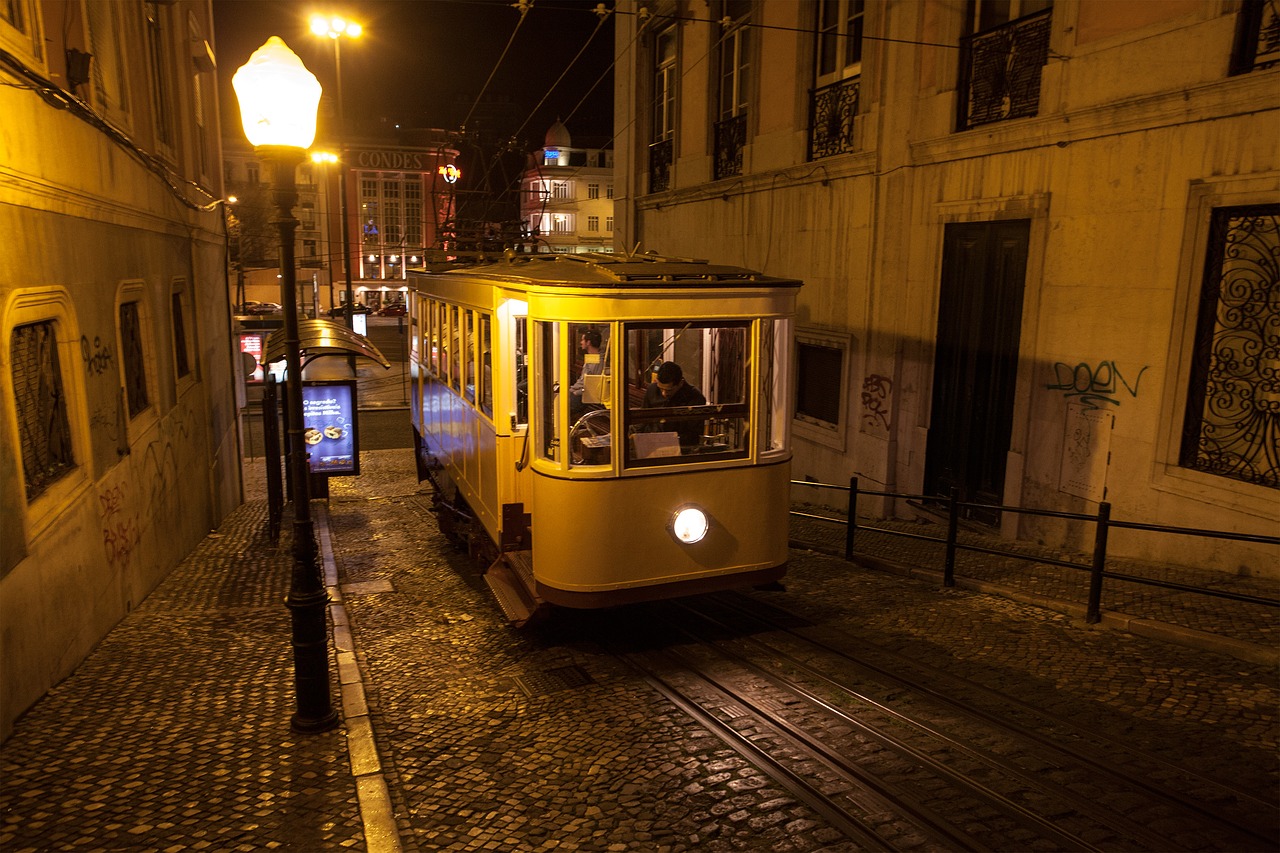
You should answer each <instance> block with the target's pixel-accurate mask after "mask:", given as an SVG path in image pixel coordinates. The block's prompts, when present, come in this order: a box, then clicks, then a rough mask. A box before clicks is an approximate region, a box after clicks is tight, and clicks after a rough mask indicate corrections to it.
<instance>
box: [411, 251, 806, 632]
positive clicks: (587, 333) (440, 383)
mask: <svg viewBox="0 0 1280 853" xmlns="http://www.w3.org/2000/svg"><path fill="white" fill-rule="evenodd" d="M409 275H410V280H409V284H410V288H409V311H408V319H409V328H410V334H411V338H410V340H411V343H410V353H409V357H410V366H411V371H412V389H413V391H412V421H413V427H414V433H415V447H416V452H417V460H418V475H419V479H420V480H421V479H426V478H430V479H432V480H433V482H434V484H435V486H436V500H437V503H438V515H439V517H440V519H441V523H442V526H444V527H445V528H446V530H452V531H454V532H458V531H467V539H468V542H469V545H470V547H471V549H472V551H473V553H475V554H476V555H477V556H478V557H480V558H481V559H482V564H483V565H485V566H486V567H487V570H486V572H485V579H486V581H488V583H489V585H490V587H491V588H492V589H493V590H494V592H495V593H496V594H497V597H498V599H499V602H500V603H501V604H502V607H503V609H504V611H505V612H506V614H507V615H508V617H509V618H511V619H512V620H513V621H515V622H517V623H522V622H523V621H525V620H526V619H528V618H529V617H530V616H531V615H533V614H534V613H535V612H538V611H539V610H540V609H542V605H544V604H546V603H550V604H556V605H562V606H567V607H579V608H592V607H603V606H609V605H613V604H617V603H622V602H628V601H641V600H647V599H655V598H666V597H672V596H678V595H687V594H692V593H697V592H704V591H709V590H714V589H722V588H727V587H734V586H743V585H749V584H760V583H766V582H769V581H774V580H777V579H778V578H780V577H781V576H782V575H783V573H784V572H785V570H786V562H787V519H788V509H789V506H788V504H789V498H788V494H789V481H790V460H791V452H790V435H789V428H790V412H791V408H792V381H793V380H792V377H793V375H794V370H793V366H792V357H793V356H792V353H793V346H792V342H793V319H794V313H795V302H796V294H797V292H798V288H799V287H800V282H799V281H795V280H789V279H779V278H772V277H768V276H764V275H761V274H759V273H756V272H752V271H750V270H745V269H741V268H737V267H729V266H717V265H714V264H710V263H707V262H705V261H695V260H686V259H672V258H662V257H656V256H653V255H636V256H624V255H611V254H590V255H558V254H557V255H551V254H538V255H522V254H514V253H509V254H508V255H507V257H506V258H505V259H503V260H501V261H498V262H495V263H492V264H486V265H480V266H472V267H467V268H462V269H457V270H452V271H449V272H443V273H432V272H426V271H410V274H409Z"/></svg>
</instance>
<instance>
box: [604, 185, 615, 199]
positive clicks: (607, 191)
mask: <svg viewBox="0 0 1280 853" xmlns="http://www.w3.org/2000/svg"><path fill="white" fill-rule="evenodd" d="M604 197H605V198H609V199H611V198H613V184H605V185H604Z"/></svg>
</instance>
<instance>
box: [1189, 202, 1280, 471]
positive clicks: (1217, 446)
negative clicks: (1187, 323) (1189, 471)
mask: <svg viewBox="0 0 1280 853" xmlns="http://www.w3.org/2000/svg"><path fill="white" fill-rule="evenodd" d="M1277 256H1280V205H1275V204H1268V205H1252V206H1246V207H1224V208H1218V209H1216V210H1214V212H1213V217H1212V219H1211V221H1210V226H1209V242H1208V246H1207V249H1206V253H1205V269H1204V280H1203V283H1202V285H1201V294H1200V311H1199V315H1198V320H1197V323H1196V337H1195V349H1194V352H1193V354H1192V364H1191V376H1190V380H1189V387H1188V394H1187V412H1186V417H1185V420H1184V422H1183V430H1182V449H1181V454H1180V459H1179V464H1181V465H1182V466H1183V467H1186V468H1194V469H1197V470H1200V471H1206V472H1208V473H1210V474H1217V475H1219V476H1222V477H1230V478H1232V479H1236V480H1243V481H1245V482H1247V483H1257V484H1258V485H1261V486H1270V487H1271V488H1273V489H1280V444H1277V440H1276V437H1277V436H1280V405H1277V402H1276V401H1277V396H1276V391H1275V375H1276V367H1277V360H1276V351H1275V340H1276V329H1278V328H1280V274H1278V273H1277V268H1276V264H1275V259H1276V257H1277Z"/></svg>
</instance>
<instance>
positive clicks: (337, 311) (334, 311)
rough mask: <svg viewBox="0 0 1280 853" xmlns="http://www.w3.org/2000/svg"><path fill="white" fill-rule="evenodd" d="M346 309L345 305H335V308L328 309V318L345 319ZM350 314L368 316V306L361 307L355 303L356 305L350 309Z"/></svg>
mask: <svg viewBox="0 0 1280 853" xmlns="http://www.w3.org/2000/svg"><path fill="white" fill-rule="evenodd" d="M346 308H347V306H345V305H335V306H333V307H332V308H330V309H329V316H330V317H345V316H346ZM351 313H352V314H368V313H369V306H367V305H361V304H359V303H356V305H355V306H354V307H353V308H352V309H351Z"/></svg>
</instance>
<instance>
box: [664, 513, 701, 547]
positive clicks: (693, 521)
mask: <svg viewBox="0 0 1280 853" xmlns="http://www.w3.org/2000/svg"><path fill="white" fill-rule="evenodd" d="M710 526H711V525H710V522H709V521H708V520H707V514H706V513H705V512H703V511H702V510H700V509H698V508H697V507H696V506H683V507H680V509H678V510H676V512H675V515H673V516H672V517H671V535H672V536H674V537H676V539H678V540H680V541H681V542H683V543H684V544H686V545H692V544H693V543H695V542H701V541H702V538H703V537H704V536H706V535H707V529H708V528H709V527H710Z"/></svg>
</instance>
